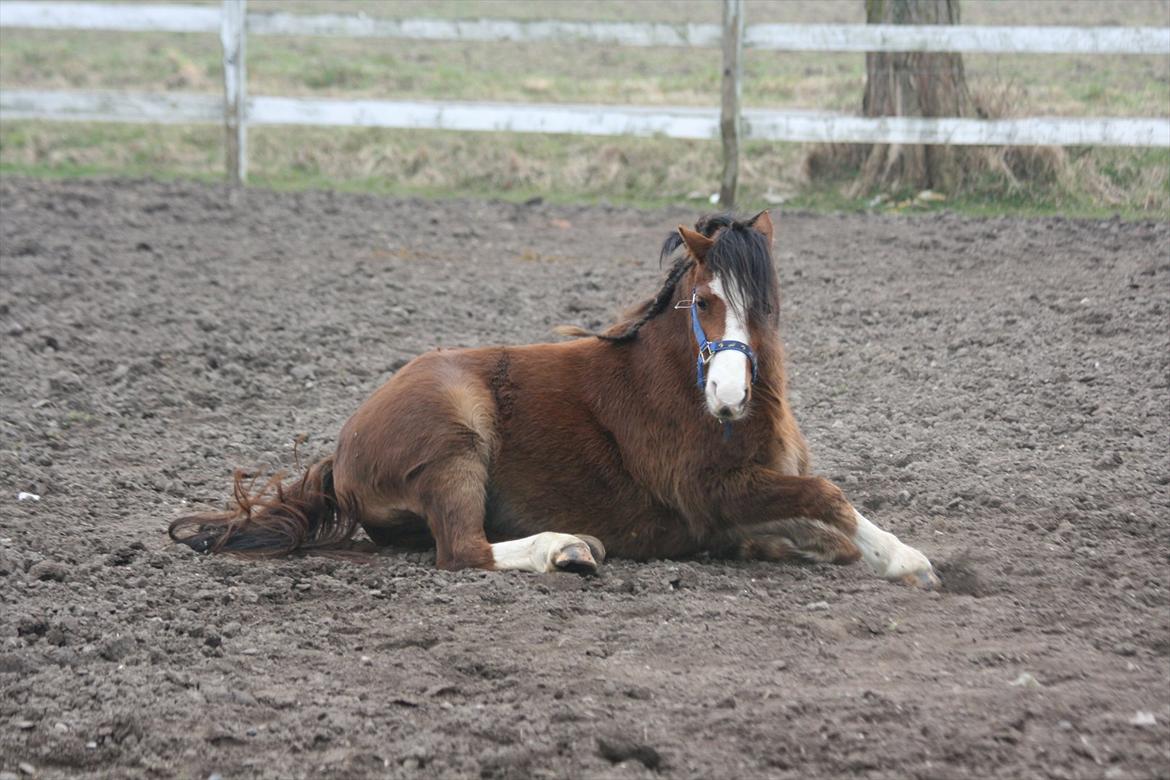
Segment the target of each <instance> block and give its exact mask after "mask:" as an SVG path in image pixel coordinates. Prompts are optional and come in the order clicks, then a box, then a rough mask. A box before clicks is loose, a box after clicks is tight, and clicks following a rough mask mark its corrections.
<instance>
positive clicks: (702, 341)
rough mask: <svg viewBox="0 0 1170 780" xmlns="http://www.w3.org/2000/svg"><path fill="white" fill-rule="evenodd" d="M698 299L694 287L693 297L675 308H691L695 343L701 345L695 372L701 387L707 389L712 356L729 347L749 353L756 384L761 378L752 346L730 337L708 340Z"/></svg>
mask: <svg viewBox="0 0 1170 780" xmlns="http://www.w3.org/2000/svg"><path fill="white" fill-rule="evenodd" d="M697 299H698V291H697V290H695V289H692V290H691V299H690V300H689V301H680V302H679V303H677V304H675V308H676V309H690V310H691V330H692V331H694V334H695V343H696V344H698V345H699V357H698V358H697V360H696V361H695V373H696V374H697V375H698V383H697V384H698V387H699V389H700V390H703V389H705V386H706V384H707V381H706V380H707V364H708V363H710V362H711V358H713V357H715V356H716V355H717V354H719V353H720V352H726V351H727V350H729V349H733V350H735V351H736V352H742V353H743V354H745V355H747V358H748V360H750V361H751V363H752V384H753V385H754V384H755V383H756V379H758V378H759V371H758V369H757V367H756V353H754V352H752V348H751V347H750V346H748V345H747V344H744V343H743V342H742V341H733V340H730V339H724V340H722V341H707V334H706V333H704V332H703V326H702V325H700V324H699V311H698V309H699V307H698V305H697V304H696V303H695V302H696V300H697Z"/></svg>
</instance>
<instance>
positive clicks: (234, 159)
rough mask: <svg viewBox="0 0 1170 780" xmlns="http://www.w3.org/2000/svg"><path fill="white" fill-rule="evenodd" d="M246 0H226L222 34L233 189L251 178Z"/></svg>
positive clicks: (228, 152) (230, 181)
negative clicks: (249, 172)
mask: <svg viewBox="0 0 1170 780" xmlns="http://www.w3.org/2000/svg"><path fill="white" fill-rule="evenodd" d="M246 15H247V0H223V22H222V24H221V25H220V29H219V37H220V42H221V43H223V94H224V112H223V121H224V129H225V130H226V133H227V139H226V141H227V142H226V144H225V147H226V151H227V178H228V184H229V185H230V186H231V187H232V188H233V189H236V188H239V187H241V186H242V185H243V184H244V182H245V181H246V180H247V178H248V117H247V112H246V108H245V101H246V100H247V84H248V79H247V74H248V69H247V49H246V46H245V44H246V42H247V33H246V31H245V20H246Z"/></svg>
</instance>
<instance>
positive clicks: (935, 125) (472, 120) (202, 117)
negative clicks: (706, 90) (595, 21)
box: [0, 89, 1170, 146]
mask: <svg viewBox="0 0 1170 780" xmlns="http://www.w3.org/2000/svg"><path fill="white" fill-rule="evenodd" d="M244 115H245V116H247V118H248V125H249V126H250V127H258V126H266V125H321V126H335V127H385V128H395V129H425V130H462V131H488V132H511V133H575V134H581V135H601V136H616V135H629V136H660V137H665V138H690V139H698V140H705V139H712V138H718V137H719V129H720V127H719V126H720V112H719V110H718V109H706V108H690V107H684V106H656V107H654V108H639V107H637V106H614V105H582V104H571V103H570V104H566V103H459V102H442V103H440V102H431V101H424V100H340V99H331V98H286V97H264V96H259V95H257V96H253V97H250V98H248V99H247V100H246V101H245V108H244ZM0 116H3V117H4V118H6V119H42V118H45V117H51V118H52V119H54V120H63V121H83V122H134V121H148V122H163V123H171V124H175V123H202V124H218V123H220V122H223V121H224V114H223V98H222V97H219V96H214V95H196V94H182V93H173V92H170V93H166V92H164V93H136V92H71V91H56V90H54V91H51V92H50V91H46V92H41V91H37V90H17V89H8V90H3V91H2V92H0ZM742 125H743V130H742V138H743V139H744V140H748V141H756V140H759V141H805V142H813V141H826V142H839V143H905V144H952V145H967V146H993V145H1005V144H1016V145H1020V146H1099V145H1113V146H1170V120H1164V119H1125V118H1116V119H1115V118H1104V119H1084V118H1077V119H1062V118H1055V117H1053V118H1049V117H1044V118H1032V119H992V120H985V119H922V118H915V117H883V118H879V119H862V118H860V117H852V116H844V115H839V114H830V113H822V112H816V111H808V112H804V113H800V112H794V111H788V112H784V113H776V112H773V111H765V110H753V109H745V110H744V111H743V112H742Z"/></svg>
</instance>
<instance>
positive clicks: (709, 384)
mask: <svg viewBox="0 0 1170 780" xmlns="http://www.w3.org/2000/svg"><path fill="white" fill-rule="evenodd" d="M680 243H681V244H683V245H685V246H686V248H687V251H688V252H689V254H690V255H691V257H692V258H693V259H694V262H693V263H692V264H691V266H690V269H689V271H688V272H687V273H686V275H685V276H684V277H683V279H682V281H681V282H680V284H679V287H678V288H677V289H679V290H680V291H681V293H682V294H683V298H682V300H680V301H679V302H678V303H677V304H676V306H675V308H676V309H680V310H683V311H685V316H686V317H687V318H688V319H689V323H687V324H683V323H682V322H680V323H679V327H687V328H688V329H689V330H691V331H692V332H693V334H694V338H693V339H692V347H693V350H694V356H695V371H696V375H697V381H698V384H699V387H700V389H701V390H702V391H703V394H704V397H705V398H706V402H707V410H708V411H709V412H710V413H711V414H712V415H714V416H715V417H717V418H718V419H720V420H723V421H724V422H730V421H733V420H739V419H741V418H743V417H744V416H745V415H747V413H748V406H749V402H750V400H751V395H752V384H753V383H754V381H755V380H756V378H757V374H758V371H759V365H758V361H759V360H760V357H759V355H760V345H761V343H762V342H763V340H764V339H765V338H766V337H767V335H768V334H769V333H770V332H772V331H773V330H774V329H775V327H776V324H777V320H778V312H779V307H778V301H777V298H778V297H779V292H778V288H777V284H776V272H775V270H774V268H773V265H772V218H771V217H770V216H769V215H768V212H766V211H764V212H761V213H759V214H757V215H756V216H755V217H753V218H752V219H750V220H745V221H742V222H738V221H735V220H733V219H732V218H731V217H728V216H715V217H708V218H705V219H702V220H700V221H699V222H698V223H697V224H696V225H695V229H694V230H691V229H689V228H686V227H684V226H682V225H680V226H679V228H678V238H677V239H676V238H674V237H673V236H672V237H671V239H670V240H668V241H667V245H666V247H664V249H667V248H669V251H673V249H674V248H675V247H677V246H678V245H679V244H680ZM680 313H681V312H680ZM680 319H681V318H680Z"/></svg>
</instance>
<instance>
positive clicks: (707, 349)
mask: <svg viewBox="0 0 1170 780" xmlns="http://www.w3.org/2000/svg"><path fill="white" fill-rule="evenodd" d="M713 357H715V350H713V349H711V345H710V344H704V345H703V346H701V347H699V359H700V360H702V361H703V363H704V365H705V364H707V363H710V362H711V358H713Z"/></svg>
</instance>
